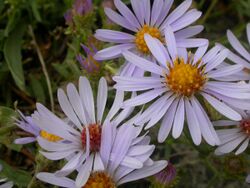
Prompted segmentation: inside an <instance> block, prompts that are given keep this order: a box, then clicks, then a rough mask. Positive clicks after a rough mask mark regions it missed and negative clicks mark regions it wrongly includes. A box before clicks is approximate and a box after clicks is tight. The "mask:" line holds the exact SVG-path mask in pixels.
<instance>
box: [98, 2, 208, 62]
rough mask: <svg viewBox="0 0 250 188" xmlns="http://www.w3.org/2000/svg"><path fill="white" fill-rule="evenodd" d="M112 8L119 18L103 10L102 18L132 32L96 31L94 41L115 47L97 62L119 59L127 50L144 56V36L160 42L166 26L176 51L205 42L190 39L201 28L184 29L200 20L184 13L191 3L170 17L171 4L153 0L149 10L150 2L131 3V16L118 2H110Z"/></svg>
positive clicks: (193, 11) (196, 14)
mask: <svg viewBox="0 0 250 188" xmlns="http://www.w3.org/2000/svg"><path fill="white" fill-rule="evenodd" d="M114 4H115V6H116V8H117V9H118V11H119V13H120V14H119V13H116V12H115V11H113V10H112V9H110V8H105V13H106V15H107V16H108V18H109V19H110V20H112V21H113V22H114V23H116V24H118V25H120V26H122V27H124V28H125V29H128V30H130V31H132V32H133V34H129V33H125V32H120V31H113V30H107V29H98V30H97V31H96V34H95V37H96V38H97V39H99V40H102V41H105V42H111V43H115V44H118V45H115V46H112V47H109V48H106V49H104V50H101V51H99V52H97V54H96V55H95V59H97V60H106V59H113V58H116V57H120V56H121V55H122V51H123V50H131V49H137V50H138V51H139V52H141V53H143V54H148V53H149V49H148V47H147V44H146V42H145V40H144V34H145V33H148V34H150V35H151V36H152V37H155V38H158V39H159V40H161V41H163V39H164V28H165V26H167V25H171V26H172V28H173V31H174V34H175V37H176V38H177V45H178V46H179V47H197V46H200V45H204V42H206V40H203V39H190V37H193V36H194V35H196V34H198V33H200V32H201V31H202V30H203V26H191V27H187V26H189V25H190V24H192V23H193V22H195V21H196V20H197V19H198V18H199V17H200V16H201V12H200V11H197V10H196V9H191V10H188V9H189V7H190V6H191V4H192V0H185V1H184V2H183V3H182V4H181V5H179V6H178V7H177V8H176V9H175V10H174V11H172V12H171V13H170V14H169V11H170V8H171V6H172V4H173V0H157V1H154V3H153V5H152V7H151V4H150V0H141V1H138V0H131V5H132V9H133V11H134V12H132V11H131V10H130V9H129V8H128V7H127V6H126V5H125V4H124V3H123V2H122V1H121V0H114Z"/></svg>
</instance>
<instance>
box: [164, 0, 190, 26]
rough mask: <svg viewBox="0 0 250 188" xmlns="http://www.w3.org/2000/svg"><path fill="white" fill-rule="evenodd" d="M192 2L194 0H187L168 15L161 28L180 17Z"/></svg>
mask: <svg viewBox="0 0 250 188" xmlns="http://www.w3.org/2000/svg"><path fill="white" fill-rule="evenodd" d="M191 4H192V0H185V1H184V2H183V3H182V4H180V5H179V6H178V7H177V8H176V9H175V10H174V11H173V12H172V13H171V14H169V15H168V17H167V19H166V20H165V21H164V23H163V24H162V26H161V28H164V27H166V26H167V25H170V24H172V23H173V22H174V21H176V20H177V19H178V18H180V17H181V16H182V15H183V14H184V13H185V12H186V11H187V10H188V8H189V7H190V6H191Z"/></svg>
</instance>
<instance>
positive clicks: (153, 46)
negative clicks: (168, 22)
mask: <svg viewBox="0 0 250 188" xmlns="http://www.w3.org/2000/svg"><path fill="white" fill-rule="evenodd" d="M144 39H145V41H146V43H147V46H148V48H149V50H150V51H151V53H152V54H153V56H154V57H155V58H156V59H157V61H158V62H160V63H161V65H162V66H163V67H165V68H167V62H168V58H167V56H166V54H167V52H166V50H165V48H164V47H163V44H161V43H159V42H157V40H158V39H154V38H153V37H151V36H150V35H149V34H145V35H144Z"/></svg>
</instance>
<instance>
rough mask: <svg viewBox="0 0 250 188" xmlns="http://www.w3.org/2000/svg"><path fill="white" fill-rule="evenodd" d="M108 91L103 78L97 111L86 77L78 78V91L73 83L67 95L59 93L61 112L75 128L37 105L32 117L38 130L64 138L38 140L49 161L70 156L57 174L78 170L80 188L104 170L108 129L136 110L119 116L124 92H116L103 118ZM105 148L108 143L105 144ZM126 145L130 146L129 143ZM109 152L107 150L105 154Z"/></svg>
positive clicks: (108, 137) (122, 112)
mask: <svg viewBox="0 0 250 188" xmlns="http://www.w3.org/2000/svg"><path fill="white" fill-rule="evenodd" d="M107 89H108V88H107V83H106V80H105V79H104V78H102V79H101V80H100V82H99V87H98V94H97V101H96V104H97V105H96V108H97V111H96V112H95V105H94V97H93V93H92V89H91V86H90V83H89V81H88V80H87V79H86V78H85V77H80V79H79V92H78V91H77V89H76V87H75V86H74V85H73V84H68V86H67V95H66V94H65V92H64V91H63V90H62V89H59V90H58V100H59V104H60V106H61V109H62V110H63V112H64V113H65V115H66V116H67V117H68V118H69V120H70V121H71V122H72V123H73V125H72V124H68V123H66V122H64V121H62V120H61V119H60V118H58V117H57V116H55V115H54V114H53V113H52V112H50V111H49V110H48V109H47V108H45V107H44V106H43V105H41V104H37V112H35V113H34V114H33V116H32V118H33V121H34V122H35V123H36V124H37V125H38V126H39V127H43V128H44V130H45V131H47V132H49V133H51V134H57V135H58V136H60V137H61V138H63V140H64V141H63V142H60V143H53V142H49V141H47V140H45V139H44V138H42V137H40V136H39V137H38V138H37V140H38V143H39V144H40V146H41V147H42V148H43V149H44V150H46V151H41V153H42V154H43V155H44V156H45V157H46V158H48V159H50V160H60V159H66V158H67V157H70V160H69V161H68V162H67V164H66V165H65V166H64V167H63V168H62V169H61V170H59V171H58V172H56V174H57V175H59V176H65V175H67V174H69V173H71V172H73V171H74V170H75V169H77V168H79V173H78V175H77V179H76V184H77V185H82V184H85V183H86V181H87V180H88V177H89V176H90V172H91V169H92V168H94V169H103V167H104V166H105V164H103V162H102V160H101V156H102V155H105V152H104V151H102V150H101V148H100V145H101V143H103V142H108V141H109V139H110V137H111V135H110V131H109V132H108V133H109V134H108V136H103V135H105V134H107V133H106V131H108V130H107V129H113V128H115V127H116V126H118V125H119V124H120V123H121V122H122V121H123V120H124V119H125V118H127V116H128V115H129V114H130V113H131V112H132V110H133V108H127V109H124V110H122V111H121V112H120V113H119V114H117V112H118V111H119V110H120V106H121V104H122V102H123V97H124V93H123V92H121V91H117V93H116V97H115V99H114V103H113V106H112V107H111V109H110V111H109V113H108V114H107V116H106V118H105V119H104V117H103V114H104V110H105V106H106V101H107ZM111 120H112V121H111ZM103 139H104V140H103ZM105 146H106V144H104V147H105ZM124 146H127V143H125V144H124ZM107 149H108V148H105V151H106V150H107ZM103 152H104V153H103Z"/></svg>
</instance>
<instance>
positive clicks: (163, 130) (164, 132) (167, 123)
mask: <svg viewBox="0 0 250 188" xmlns="http://www.w3.org/2000/svg"><path fill="white" fill-rule="evenodd" d="M178 102H179V101H178V100H175V101H174V102H173V103H172V105H171V106H170V107H169V109H168V111H167V113H166V114H165V116H164V118H163V120H162V123H161V126H160V130H159V132H158V142H160V143H162V142H164V141H165V140H166V138H167V137H168V135H169V133H170V130H171V128H172V125H173V121H174V118H175V113H176V109H177V104H178Z"/></svg>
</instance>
